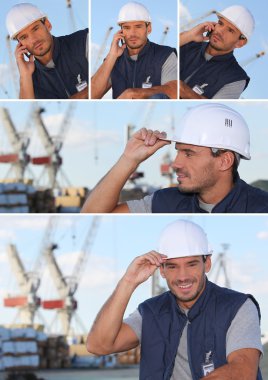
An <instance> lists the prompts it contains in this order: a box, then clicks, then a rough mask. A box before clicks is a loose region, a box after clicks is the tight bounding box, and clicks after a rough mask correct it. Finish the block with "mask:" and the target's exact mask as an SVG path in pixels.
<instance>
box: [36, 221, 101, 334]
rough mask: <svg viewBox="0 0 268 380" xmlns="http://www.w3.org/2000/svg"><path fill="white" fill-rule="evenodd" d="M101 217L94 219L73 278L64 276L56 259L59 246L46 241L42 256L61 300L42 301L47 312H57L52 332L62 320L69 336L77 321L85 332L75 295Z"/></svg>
mask: <svg viewBox="0 0 268 380" xmlns="http://www.w3.org/2000/svg"><path fill="white" fill-rule="evenodd" d="M99 223H100V217H99V216H95V217H93V220H92V223H91V226H90V229H89V231H88V233H87V236H86V239H85V241H84V244H83V246H82V249H81V252H80V254H79V257H78V259H77V262H76V265H75V266H74V269H73V273H72V275H71V276H64V274H63V273H62V270H61V269H60V267H59V265H58V263H57V260H56V258H55V254H54V251H55V250H56V249H57V248H58V245H57V244H55V243H52V242H48V240H47V241H46V244H45V246H44V248H43V251H42V255H43V258H44V259H45V262H46V263H47V266H48V269H49V273H50V276H51V278H52V280H53V282H54V285H55V287H56V290H57V293H58V296H59V298H57V299H51V300H44V301H42V307H43V308H44V309H46V310H55V311H56V314H55V317H54V319H53V320H52V323H51V326H50V330H52V328H53V325H54V323H55V322H57V321H58V320H60V322H61V325H62V333H63V334H64V335H69V334H70V333H71V323H72V320H73V319H75V320H76V322H77V323H78V324H79V325H80V327H81V328H82V330H84V327H83V324H82V322H81V320H80V318H79V316H78V313H77V307H78V304H77V300H76V299H75V293H76V291H77V288H78V286H79V282H80V280H81V277H82V274H83V270H84V269H85V266H86V262H87V259H88V257H89V254H90V252H91V249H92V246H93V243H94V239H95V237H96V232H97V229H98V227H99Z"/></svg>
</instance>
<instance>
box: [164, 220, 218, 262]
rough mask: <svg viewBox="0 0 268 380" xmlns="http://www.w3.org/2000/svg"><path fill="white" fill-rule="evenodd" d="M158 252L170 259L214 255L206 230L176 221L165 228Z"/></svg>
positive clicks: (189, 223)
mask: <svg viewBox="0 0 268 380" xmlns="http://www.w3.org/2000/svg"><path fill="white" fill-rule="evenodd" d="M158 252H159V253H162V254H163V255H167V258H168V259H173V258H179V257H188V256H206V255H212V250H211V249H210V248H209V244H208V240H207V235H206V234H205V232H204V230H203V229H202V228H201V227H200V226H199V225H198V224H195V223H193V222H189V221H187V220H176V221H175V222H172V223H170V224H168V225H167V226H166V227H165V228H164V230H163V231H162V233H161V236H160V240H159V248H158Z"/></svg>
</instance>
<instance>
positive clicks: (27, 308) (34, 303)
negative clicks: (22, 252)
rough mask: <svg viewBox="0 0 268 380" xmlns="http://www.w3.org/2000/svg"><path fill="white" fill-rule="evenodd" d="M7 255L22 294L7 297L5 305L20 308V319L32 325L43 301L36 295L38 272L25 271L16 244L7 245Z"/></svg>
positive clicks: (38, 279) (38, 284) (18, 315)
mask: <svg viewBox="0 0 268 380" xmlns="http://www.w3.org/2000/svg"><path fill="white" fill-rule="evenodd" d="M7 255H8V260H9V263H10V267H11V270H12V272H13V274H14V276H15V277H16V280H17V283H18V286H19V289H20V295H19V296H14V297H11V296H9V297H7V298H5V299H4V306H5V307H16V308H18V314H17V317H18V318H19V319H20V321H21V322H22V323H25V324H30V325H32V324H33V322H34V318H35V315H36V312H37V311H38V308H39V307H40V303H41V300H40V298H39V297H37V295H36V294H37V291H38V289H39V286H40V278H39V276H38V273H36V272H26V271H25V268H24V266H23V263H22V261H21V259H20V257H19V254H18V251H17V248H16V246H15V245H14V244H9V245H8V246H7ZM17 317H16V318H15V319H17Z"/></svg>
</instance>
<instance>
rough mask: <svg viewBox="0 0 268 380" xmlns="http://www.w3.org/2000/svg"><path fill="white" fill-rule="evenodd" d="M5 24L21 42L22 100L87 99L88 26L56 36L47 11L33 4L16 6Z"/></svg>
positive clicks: (16, 52)
mask: <svg viewBox="0 0 268 380" xmlns="http://www.w3.org/2000/svg"><path fill="white" fill-rule="evenodd" d="M6 26H7V29H8V32H9V35H10V38H11V39H13V40H17V42H18V44H17V47H16V50H15V56H16V61H17V65H18V69H19V74H20V95H19V96H20V98H21V99H35V98H36V99H68V98H70V99H87V98H88V60H87V50H88V47H87V37H88V29H85V30H80V31H78V32H75V33H72V34H70V35H68V36H62V37H54V36H52V35H51V33H50V31H51V29H52V25H51V23H50V22H49V20H48V19H47V17H46V15H45V13H44V12H43V11H41V10H40V9H38V8H37V7H36V6H35V5H33V4H30V3H21V4H17V5H15V6H13V7H12V8H11V9H10V11H9V12H8V14H7V17H6Z"/></svg>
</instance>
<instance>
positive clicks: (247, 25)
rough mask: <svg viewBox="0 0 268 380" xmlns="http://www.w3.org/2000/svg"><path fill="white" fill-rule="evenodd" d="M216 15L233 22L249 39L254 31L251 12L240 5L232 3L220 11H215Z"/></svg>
mask: <svg viewBox="0 0 268 380" xmlns="http://www.w3.org/2000/svg"><path fill="white" fill-rule="evenodd" d="M216 14H217V16H218V17H223V18H225V19H226V20H227V21H229V22H230V23H231V24H233V25H234V26H235V27H236V28H237V29H239V30H240V32H241V33H242V34H243V35H244V36H245V37H246V38H247V39H249V38H250V36H251V34H252V33H253V31H254V27H255V21H254V17H253V16H252V14H251V12H250V11H249V10H248V9H247V8H246V7H244V6H242V5H232V6H231V7H228V8H226V9H224V10H223V11H222V12H216Z"/></svg>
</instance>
